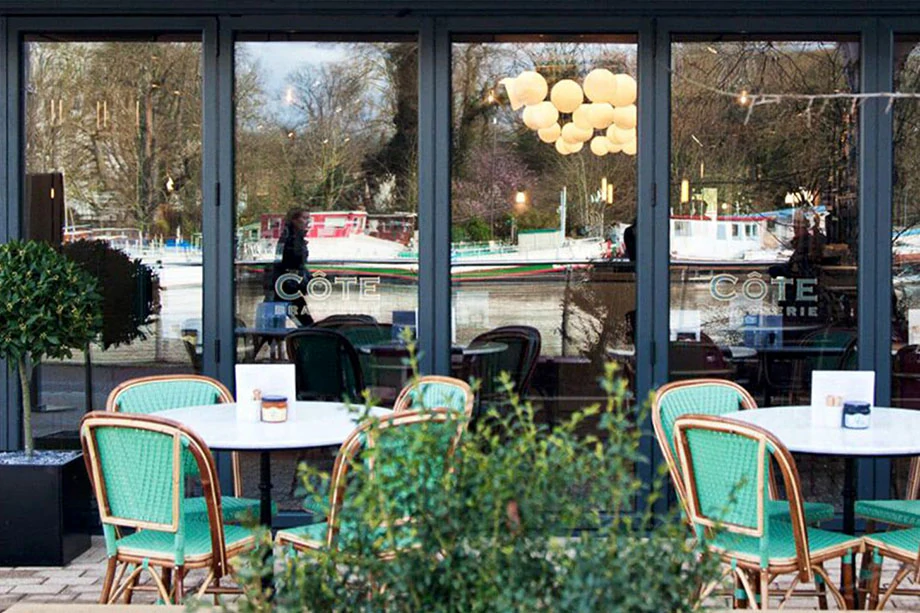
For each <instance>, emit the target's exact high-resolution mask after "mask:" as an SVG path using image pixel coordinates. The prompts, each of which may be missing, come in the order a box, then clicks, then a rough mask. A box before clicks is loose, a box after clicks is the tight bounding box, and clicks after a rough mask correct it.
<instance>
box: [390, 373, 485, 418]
mask: <svg viewBox="0 0 920 613" xmlns="http://www.w3.org/2000/svg"><path fill="white" fill-rule="evenodd" d="M471 393H472V392H471V390H470V388H469V386H467V385H466V384H465V383H463V382H462V381H459V380H457V381H456V382H452V381H448V380H446V378H438V379H434V380H431V379H426V378H425V377H422V378H421V379H420V380H419V381H417V382H416V383H415V384H411V383H410V384H409V386H408V387H407V388H406V389H405V390H404V391H403V393H402V394H400V398H399V400H398V401H397V404H396V406H395V407H394V409H395V410H397V411H407V410H416V409H435V408H439V407H443V408H446V409H451V410H454V411H457V412H459V413H463V414H466V413H467V411H469V410H470V409H472V403H471V398H470V396H471Z"/></svg>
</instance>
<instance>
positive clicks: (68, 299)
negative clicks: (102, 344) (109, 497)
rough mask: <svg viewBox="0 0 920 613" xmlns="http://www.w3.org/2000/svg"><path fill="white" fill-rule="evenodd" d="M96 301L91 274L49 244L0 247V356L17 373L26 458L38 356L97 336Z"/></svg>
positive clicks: (58, 354)
mask: <svg viewBox="0 0 920 613" xmlns="http://www.w3.org/2000/svg"><path fill="white" fill-rule="evenodd" d="M100 325H101V317H100V296H99V293H98V292H97V291H96V280H95V279H94V278H93V276H92V275H90V274H89V273H87V272H86V271H85V270H83V269H82V268H80V266H78V265H77V264H76V263H74V262H72V261H70V260H69V259H67V257H65V256H64V255H62V254H60V253H58V252H57V251H55V250H54V249H52V248H51V246H50V245H48V244H47V243H43V242H37V241H11V242H8V243H3V244H0V357H2V358H5V359H7V360H9V361H10V365H11V366H16V367H17V370H18V372H19V383H20V387H21V390H22V405H23V419H22V424H23V439H24V447H25V450H26V452H27V453H29V454H31V453H32V449H33V444H32V427H31V410H32V407H31V401H30V394H29V382H30V380H31V368H32V364H33V363H35V362H38V361H39V360H40V359H41V358H42V357H45V356H47V357H49V358H64V357H70V356H71V350H73V349H77V348H81V347H83V346H84V345H85V344H86V343H88V342H89V341H90V340H92V339H93V338H95V336H96V335H97V334H98V332H99V329H100Z"/></svg>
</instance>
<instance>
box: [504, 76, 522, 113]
mask: <svg viewBox="0 0 920 613" xmlns="http://www.w3.org/2000/svg"><path fill="white" fill-rule="evenodd" d="M498 84H499V85H504V86H505V91H506V92H508V102H510V103H511V110H512V111H516V110H518V109H519V108H521V107H522V106H524V102H523V101H522V100H521V98H520V96H518V88H517V83H516V82H515V80H514V79H512V78H510V77H508V78H505V79H502V80H501V81H499V82H498Z"/></svg>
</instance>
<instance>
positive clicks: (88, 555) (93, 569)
mask: <svg viewBox="0 0 920 613" xmlns="http://www.w3.org/2000/svg"><path fill="white" fill-rule="evenodd" d="M895 570H896V569H895V566H894V565H893V564H890V563H889V564H886V565H885V573H884V574H883V584H887V582H888V581H889V580H890V578H891V577H892V575H893V574H894V571H895ZM828 571H829V573H830V574H831V577H832V578H833V579H834V580H835V581H838V580H839V576H840V575H839V573H840V566H839V564H836V565H829V566H828ZM197 573H200V574H196V573H195V572H193V573H191V574H190V576H189V578H188V579H187V583H186V585H188V586H193V585H195V584H196V583H198V582H200V581H201V580H202V579H203V578H204V575H203V573H201V571H197ZM104 574H105V546H104V544H103V540H102V537H101V536H94V537H93V538H92V545H91V547H90V549H89V550H87V551H86V552H85V553H83V554H82V555H81V556H79V557H78V558H76V559H75V560H74V561H73V562H71V563H70V564H69V565H67V566H65V567H58V568H48V567H29V568H26V567H16V568H0V612H2V611H4V610H6V609H7V608H9V607H11V606H13V605H14V604H16V603H17V602H35V603H42V602H44V603H49V604H50V603H87V604H89V603H95V602H97V601H98V599H99V594H100V593H101V591H102V579H103V575H104ZM788 581H789V579H788V578H784V579H782V580H781V581H779V582H777V583H775V584H774V585H773V586H772V587H771V592H772V593H773V594H775V595H777V598H775V599H773V598H771V603H770V604H771V605H773V606H774V607H776V606H778V605H779V598H778V595H779V594H781V593H782V591H783V588H784V586H788ZM906 583H908V582H906ZM908 584H909V583H908ZM918 589H920V586H918ZM155 599H156V596H155V595H154V594H153V593H149V592H138V593H136V594H135V596H134V600H133V602H135V603H137V604H151V603H153V602H155ZM829 600H831V601H832V599H829ZM729 604H730V603H729V601H728V599H727V598H723V597H712V598H710V599H709V601H708V602H707V606H708V607H712V608H725V607H727V606H729ZM831 607H832V608H833V604H831ZM786 608H789V609H793V608H794V609H797V610H801V609H817V602H816V599H815V598H811V597H809V598H793V599H791V600H790V602H789V604H788V605H787V607H786ZM887 608H890V609H901V610H920V596H895V597H893V598H892V599H891V601H889V603H888V607H887Z"/></svg>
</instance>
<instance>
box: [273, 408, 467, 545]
mask: <svg viewBox="0 0 920 613" xmlns="http://www.w3.org/2000/svg"><path fill="white" fill-rule="evenodd" d="M431 424H442V425H444V426H445V427H446V429H445V430H443V431H441V432H442V433H443V434H444V436H443V438H441V437H438V438H436V440H439V441H440V443H441V444H440V445H439V446H437V447H434V448H432V447H426V449H425V451H424V453H425V454H426V457H430V459H431V462H430V463H429V462H426V463H425V466H426V468H425V470H424V471H423V472H426V473H427V475H428V476H427V478H426V477H425V476H420V475H419V474H418V473H417V472H416V471H407V470H406V468H405V466H406V459H405V457H406V454H407V453H412V451H413V449H412V445H411V443H410V444H408V445H407V440H406V438H405V437H406V436H411V434H410V429H412V428H420V427H421V428H427V427H430V425H431ZM466 425H467V419H465V418H459V417H458V415H457V413H456V412H455V411H453V410H451V409H447V408H435V409H424V410H420V411H403V412H400V413H394V414H393V415H392V416H389V417H386V418H383V419H381V420H380V421H375V420H368V421H365V422H364V423H363V424H361V425H360V426H358V428H356V429H355V430H354V432H352V433H351V434H350V435H349V436H348V438H347V439H346V440H345V442H344V443H342V446H341V448H340V449H339V453H338V455H337V456H336V459H335V465H334V466H333V469H332V474H331V476H330V480H329V496H330V498H329V504H328V509H327V515H326V521H323V522H318V523H314V524H308V525H306V526H300V527H297V528H290V529H288V530H281V531H279V532H278V534H277V536H276V542H277V543H278V544H279V545H282V546H290V547H292V548H293V549H294V550H296V551H301V552H311V551H312V552H316V551H321V550H324V549H329V548H333V547H347V546H348V545H349V543H351V542H353V539H354V538H355V537H356V529H357V525H358V524H357V522H358V521H359V520H360V518H361V511H360V509H357V508H355V507H353V506H351V505H349V504H348V500H347V498H348V493H349V490H350V489H351V488H352V487H353V485H352V484H353V483H355V482H354V481H352V480H351V479H350V476H349V471H350V470H351V469H352V468H353V467H354V466H355V463H356V462H365V463H366V464H365V466H366V469H367V470H366V472H365V473H364V474H365V475H367V476H368V477H369V478H374V479H380V480H381V481H380V482H381V487H382V488H383V490H384V492H385V493H386V495H387V497H388V498H389V499H390V500H391V504H389V505H386V507H387V509H388V510H390V511H391V512H392V515H393V516H394V517H392V518H391V517H385V518H381V520H380V522H379V523H378V524H377V525H376V526H374V530H375V531H378V530H379V531H384V530H386V529H388V528H389V527H390V525H392V526H393V527H395V528H397V529H399V528H401V527H403V526H408V525H409V524H411V523H412V518H414V517H416V516H417V515H418V514H419V513H420V512H422V511H423V509H424V507H423V504H424V501H425V500H427V499H428V496H427V495H426V492H431V491H432V488H437V487H440V483H441V477H442V476H443V475H444V471H446V470H449V459H450V457H451V455H452V454H453V453H454V450H455V449H456V447H457V444H458V443H459V441H460V437H461V436H462V434H463V432H464V431H465V429H466ZM409 440H410V441H411V439H409ZM375 448H376V452H375V453H372V454H368V455H367V456H365V457H362V453H363V452H364V451H365V450H369V449H375ZM396 544H397V547H396V548H395V549H388V548H384V549H382V550H381V551H379V552H378V554H377V555H378V556H379V557H381V558H384V559H389V558H393V557H395V555H396V554H397V553H398V551H399V550H400V549H401V548H403V547H411V546H412V540H411V537H410V536H409V534H408V531H407V532H402V531H401V530H399V533H397V538H396Z"/></svg>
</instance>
